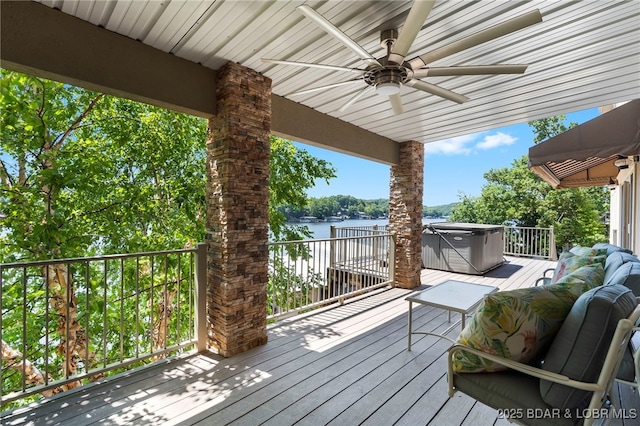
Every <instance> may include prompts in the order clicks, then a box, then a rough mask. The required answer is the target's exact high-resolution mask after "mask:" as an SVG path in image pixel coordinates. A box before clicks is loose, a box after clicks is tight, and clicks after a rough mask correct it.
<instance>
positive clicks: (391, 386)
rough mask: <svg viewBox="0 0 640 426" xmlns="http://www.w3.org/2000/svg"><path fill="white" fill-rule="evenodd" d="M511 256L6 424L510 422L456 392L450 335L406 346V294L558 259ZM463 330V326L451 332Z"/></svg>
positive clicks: (496, 281) (529, 270)
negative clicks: (450, 380) (449, 370)
mask: <svg viewBox="0 0 640 426" xmlns="http://www.w3.org/2000/svg"><path fill="white" fill-rule="evenodd" d="M507 260H508V261H507V262H506V263H505V264H504V265H502V266H501V267H500V268H497V269H495V270H493V271H490V272H488V273H487V274H485V275H483V276H476V275H464V274H456V273H450V272H446V271H435V270H423V271H422V274H421V282H422V286H421V287H420V288H419V289H416V290H413V291H410V290H403V289H387V290H383V291H378V292H376V293H375V294H372V295H370V296H367V297H362V298H358V299H354V300H352V301H350V302H349V303H346V304H345V305H343V306H338V307H332V308H326V309H322V310H317V311H314V312H311V313H308V314H305V315H300V316H297V317H292V318H289V319H286V320H281V321H280V322H278V323H275V324H273V325H270V326H269V330H268V335H269V341H268V343H267V344H266V345H263V346H260V347H258V348H254V349H251V350H249V351H247V352H244V353H242V354H239V355H237V356H234V357H231V358H222V357H220V356H218V355H215V354H210V353H205V354H196V355H190V356H185V357H182V358H179V359H173V360H165V361H162V362H160V363H158V364H156V365H154V366H151V367H146V368H144V369H140V370H136V371H133V372H130V373H128V374H125V375H121V376H118V377H117V378H111V379H108V380H105V381H104V382H102V383H99V384H93V385H90V386H85V387H84V388H81V389H79V390H77V391H75V392H73V393H68V394H62V395H59V396H57V397H54V398H51V399H48V400H43V401H41V402H40V403H37V404H34V406H33V407H32V408H30V409H22V410H18V411H15V412H14V413H13V414H12V415H10V416H7V417H5V418H3V419H1V420H2V424H3V425H19V424H47V425H49V424H50V425H56V424H64V425H89V424H136V425H160V424H162V425H203V426H204V425H211V424H214V425H225V424H233V425H258V424H264V425H290V424H298V425H302V426H306V425H314V426H315V425H322V424H335V425H344V424H349V425H352V424H353V425H355V424H364V425H375V426H379V425H387V424H394V423H395V424H397V425H411V426H413V425H420V424H424V425H427V424H430V425H442V424H446V425H458V424H459V425H474V426H475V425H505V424H507V422H506V420H504V419H499V418H498V413H497V411H496V410H493V409H491V408H489V407H487V406H485V405H483V404H480V403H478V402H476V401H475V400H473V399H471V398H469V397H467V396H465V395H463V394H460V393H457V394H456V395H455V396H454V397H453V398H449V397H448V395H447V383H446V356H445V355H444V354H445V352H446V350H447V349H448V347H449V346H450V342H448V341H447V340H445V339H440V338H437V337H435V336H430V335H414V337H413V339H412V340H413V341H412V350H411V351H407V335H406V333H407V309H408V303H407V302H406V300H405V298H406V297H407V296H409V295H411V294H412V293H413V292H415V291H418V290H423V289H425V288H427V287H428V286H432V285H436V284H438V283H440V282H442V281H445V280H447V279H455V280H460V281H468V282H475V283H480V284H487V285H494V286H497V287H499V288H500V289H502V290H507V289H514V288H519V287H529V286H531V285H532V284H533V283H534V282H535V279H536V278H537V277H538V276H540V274H541V273H542V271H543V270H544V269H546V268H548V267H550V266H553V264H554V263H553V262H548V261H540V260H532V259H526V258H512V257H510V258H507ZM457 319H458V316H457V315H455V316H452V321H455V320H457ZM413 320H414V325H415V327H416V329H426V330H431V331H436V332H438V331H443V330H445V329H446V328H448V326H449V325H450V323H449V322H448V320H447V313H446V311H444V310H442V309H437V308H433V307H429V306H424V305H419V306H414V313H413ZM459 331H460V328H459V326H458V327H455V328H454V329H453V330H451V331H450V332H449V335H450V337H452V338H454V337H455V336H456V335H457V333H459ZM616 392H617V393H619V394H620V397H619V398H618V400H619V403H620V406H621V408H623V409H625V410H631V409H636V410H637V409H638V408H640V398H639V397H638V394H637V393H631V392H629V387H628V386H625V385H619V386H616ZM639 413H640V411H639ZM612 424H614V425H619V426H628V425H631V424H634V423H630V420H624V419H616V420H615V421H614V422H613V423H612Z"/></svg>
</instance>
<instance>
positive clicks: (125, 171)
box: [0, 70, 334, 392]
mask: <svg viewBox="0 0 640 426" xmlns="http://www.w3.org/2000/svg"><path fill="white" fill-rule="evenodd" d="M0 72H1V77H2V80H1V83H2V84H1V86H0V110H1V111H2V115H1V120H2V139H1V141H0V146H1V147H2V150H1V151H0V213H2V214H1V215H0V226H1V228H0V259H1V261H2V263H8V262H16V261H21V260H44V259H60V258H68V257H83V256H87V255H93V254H110V253H131V252H141V251H155V250H170V249H178V248H183V247H185V246H187V247H189V246H192V245H193V244H195V243H196V242H199V241H203V239H204V227H205V214H206V209H205V187H206V175H205V163H206V153H205V142H206V131H207V129H206V125H207V123H206V120H203V119H200V118H197V117H192V116H188V115H185V114H180V113H176V112H172V111H167V110H163V109H160V108H156V107H152V106H149V105H145V104H139V103H135V102H132V101H129V100H125V99H119V98H115V97H111V96H106V95H103V94H100V93H95V92H91V91H88V90H84V89H81V88H78V87H73V86H69V85H66V84H62V83H57V82H54V81H49V80H44V79H40V78H35V77H31V76H28V75H24V74H20V73H16V72H10V71H7V70H0ZM271 143H272V147H271V148H272V150H271V167H272V171H271V172H272V173H271V180H270V190H271V192H270V205H269V213H270V220H271V230H272V233H273V234H274V235H275V236H276V237H277V238H282V239H290V238H295V239H298V237H299V236H300V235H306V234H305V231H304V230H300V229H291V228H290V227H288V226H287V225H285V224H284V219H283V218H284V214H283V213H282V212H281V211H279V210H278V207H279V206H282V205H284V204H285V203H288V204H290V205H293V206H296V207H298V208H301V207H303V206H304V205H305V204H306V202H307V197H306V194H305V191H306V189H308V188H310V187H312V186H313V183H314V182H315V180H316V179H317V178H323V179H329V178H331V177H333V176H334V170H333V169H332V168H331V167H330V165H329V164H328V163H326V162H324V161H321V160H317V159H315V158H314V157H312V156H311V155H309V154H308V153H307V152H306V151H304V150H298V149H295V147H294V146H293V144H292V143H291V142H289V141H285V140H283V139H279V138H271ZM307 232H308V231H307ZM142 263H143V264H141V265H139V266H136V265H133V264H128V263H126V262H125V264H124V265H123V268H122V269H121V270H122V272H121V273H119V272H105V273H104V274H105V278H104V279H103V280H102V281H104V282H105V283H106V282H112V281H111V280H116V281H115V282H119V283H122V284H121V285H115V286H108V285H103V287H104V288H103V289H102V290H100V292H98V291H97V290H96V285H99V283H96V282H93V281H92V280H90V279H84V278H83V274H81V273H80V274H79V273H78V272H77V271H74V270H72V269H69V268H68V267H67V265H66V264H58V263H56V264H54V265H52V266H51V267H50V268H42V269H40V268H34V269H29V270H28V271H27V277H28V278H21V277H20V276H19V274H17V273H15V274H14V275H13V276H10V275H7V276H4V275H3V281H2V284H3V289H2V297H3V306H2V308H3V312H2V327H3V334H2V359H3V369H4V366H5V365H10V366H11V368H12V369H13V370H21V369H23V368H25V367H28V368H31V367H33V368H35V365H34V364H31V361H30V360H42V359H44V358H45V355H44V354H45V351H44V349H43V350H40V349H36V348H35V346H36V345H35V344H33V346H31V342H41V341H44V339H43V336H42V335H41V334H40V333H41V330H44V329H49V330H54V333H57V334H56V335H55V336H54V335H51V336H48V337H49V338H50V340H49V342H50V346H52V348H48V352H46V353H48V354H49V359H47V362H48V364H49V366H52V367H57V368H58V369H59V370H60V371H61V372H62V375H63V376H64V374H65V372H67V373H69V374H71V375H73V374H74V372H75V371H76V370H77V369H82V368H84V367H86V368H91V367H92V365H93V364H95V363H98V362H99V363H101V364H102V363H104V364H105V365H106V364H109V363H111V362H112V361H114V360H115V359H117V358H118V356H119V350H120V348H124V351H125V352H124V353H125V354H128V353H130V352H128V351H129V350H130V349H131V348H136V345H138V344H143V345H151V346H152V347H151V348H149V350H154V349H156V348H158V347H161V346H162V345H163V344H166V342H163V340H165V337H166V336H165V335H164V330H166V327H164V325H165V324H166V323H167V322H168V321H174V320H177V315H178V313H175V312H172V311H173V310H172V309H165V308H166V307H170V306H172V305H173V303H174V300H175V299H176V298H178V299H179V298H182V297H190V296H189V295H188V294H184V295H183V294H182V293H181V287H180V286H181V282H180V279H179V278H175V279H174V278H170V277H168V276H167V274H169V273H170V272H168V271H172V272H171V273H172V274H174V275H173V276H174V277H181V276H187V275H188V270H187V269H182V270H181V268H188V266H186V265H182V264H180V263H179V262H175V261H173V260H166V259H161V258H159V257H158V258H155V259H150V260H147V261H143V262H142ZM163 263H170V265H168V266H167V267H166V268H165V267H164V265H163ZM185 263H186V262H185ZM105 270H107V271H119V270H120V269H119V267H118V266H117V265H108V266H107V262H105ZM154 271H155V272H154ZM158 271H162V272H158ZM165 271H167V272H166V273H165ZM118 274H120V275H121V276H117V275H118ZM136 274H138V276H136ZM38 276H40V277H39V279H37V277H38ZM163 281H164V282H168V284H165V285H162V284H161V283H162V282H163ZM23 282H26V283H27V285H26V286H23V285H22V283H23ZM43 283H44V284H43ZM136 285H139V286H140V288H141V289H144V290H143V291H142V292H140V293H137V294H139V296H135V297H132V296H131V295H132V294H134V293H135V292H136V288H137V287H135V286H136ZM158 289H160V290H158ZM96 293H100V294H103V295H104V297H105V300H99V301H93V299H91V300H90V299H89V295H90V294H92V295H93V294H96ZM23 300H26V301H27V302H26V304H25V303H23ZM70 302H71V303H70ZM47 311H48V312H50V313H51V314H50V315H45V312H47ZM121 312H122V314H121ZM136 312H138V314H137V315H138V316H137V317H135V316H134V315H136ZM187 314H188V312H187V311H185V312H181V313H180V315H182V316H183V317H182V318H181V319H180V320H177V323H178V324H180V326H181V327H184V328H185V331H186V327H189V326H190V324H191V323H192V321H191V319H190V318H187V317H184V315H187ZM123 315H124V318H123ZM24 317H26V318H27V322H28V325H29V327H28V333H27V336H25V339H24V340H25V342H28V345H27V346H23V344H22V343H21V342H22V340H23V330H22V327H21V324H22V318H24ZM138 317H140V318H143V317H144V318H153V330H148V331H147V332H146V334H144V335H135V334H134V333H130V334H129V335H127V336H126V337H125V338H124V339H123V340H122V341H121V342H120V343H119V344H118V343H110V344H108V345H106V344H105V346H104V352H105V355H104V359H102V358H101V356H102V355H101V354H98V353H96V351H95V347H94V346H95V345H94V343H93V342H92V341H91V340H90V338H88V337H87V336H103V333H104V336H105V337H110V336H111V335H112V334H114V333H113V331H112V330H118V328H121V327H122V324H135V323H136V321H137V318H138ZM47 318H48V319H47ZM94 318H97V319H96V320H94ZM46 321H49V323H46ZM183 335H186V332H185V333H184V334H183ZM22 347H26V348H27V349H29V352H27V353H24V354H22V353H20V351H18V350H17V349H16V348H22ZM125 356H127V355H125ZM22 359H24V360H25V362H23V360H22ZM85 362H88V363H89V365H85ZM5 363H6V364H5ZM23 366H25V367H23ZM25 369H26V368H25ZM32 370H33V371H34V372H35V371H36V370H35V369H32ZM21 373H22V371H21ZM3 374H4V373H3ZM28 377H30V380H31V378H33V380H34V383H43V382H44V380H45V378H44V377H42V375H40V376H38V375H37V374H34V375H33V376H31V375H29V376H28ZM21 380H22V375H13V376H10V377H8V376H6V375H3V386H5V387H7V388H10V387H11V386H12V383H13V384H14V385H17V386H18V387H19V386H20V383H21ZM80 384H81V383H80V382H77V383H71V384H69V385H66V386H65V389H66V388H71V387H75V386H79V385H80ZM4 391H5V389H3V392H4ZM57 391H58V390H55V391H52V392H57Z"/></svg>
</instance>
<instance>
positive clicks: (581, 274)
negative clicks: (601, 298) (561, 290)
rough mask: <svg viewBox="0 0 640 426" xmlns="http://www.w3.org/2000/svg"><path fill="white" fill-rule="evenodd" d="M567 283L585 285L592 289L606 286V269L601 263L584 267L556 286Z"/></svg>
mask: <svg viewBox="0 0 640 426" xmlns="http://www.w3.org/2000/svg"><path fill="white" fill-rule="evenodd" d="M566 283H585V284H588V285H589V287H590V288H594V287H598V286H601V285H603V284H604V268H603V267H602V265H601V264H600V263H594V264H591V265H586V266H582V267H580V268H578V269H576V270H575V271H573V272H571V273H570V274H567V275H563V276H562V277H560V279H559V280H558V281H556V284H566Z"/></svg>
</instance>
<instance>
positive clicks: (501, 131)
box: [298, 108, 598, 206]
mask: <svg viewBox="0 0 640 426" xmlns="http://www.w3.org/2000/svg"><path fill="white" fill-rule="evenodd" d="M597 115H598V109H597V108H593V109H590V110H585V111H581V112H576V113H571V114H566V116H567V120H566V121H565V123H566V124H568V123H570V122H577V123H578V124H582V123H584V122H585V121H588V120H590V119H592V118H594V117H596V116H597ZM533 136H534V135H533V132H532V129H531V128H530V127H529V126H528V125H527V124H526V123H523V124H517V125H513V126H508V127H502V128H497V129H494V130H489V131H486V132H481V133H475V134H471V135H466V136H460V137H456V138H452V139H446V140H442V141H438V142H433V143H428V144H425V160H424V199H423V203H424V205H426V206H437V205H442V204H449V203H455V202H457V201H459V200H460V199H459V197H458V194H459V193H461V192H462V193H464V194H466V195H468V196H478V195H480V192H481V190H482V186H483V185H484V184H485V183H486V181H485V180H484V177H483V175H484V173H485V172H486V171H488V170H489V169H496V168H503V167H509V166H510V165H511V163H512V162H513V160H515V159H516V158H520V157H521V156H523V155H524V154H527V153H528V151H529V147H531V146H532V145H533ZM298 146H299V147H300V148H303V149H305V150H307V151H308V152H309V153H310V154H311V155H313V156H314V157H318V158H322V159H324V160H327V161H329V162H330V163H331V164H332V165H333V166H334V167H335V168H336V169H337V175H338V176H337V178H335V179H332V180H331V181H330V182H329V185H327V184H325V183H324V182H323V181H319V182H317V183H316V186H315V187H314V188H312V189H310V190H309V191H308V194H309V196H310V197H314V198H317V197H326V196H330V195H353V196H354V197H356V198H360V199H365V200H370V199H376V198H389V171H390V168H389V166H387V165H384V164H380V163H376V162H373V161H368V160H363V159H360V158H356V157H351V156H348V155H345V154H341V153H338V152H334V151H329V150H326V149H321V148H316V147H314V146H311V145H304V144H298Z"/></svg>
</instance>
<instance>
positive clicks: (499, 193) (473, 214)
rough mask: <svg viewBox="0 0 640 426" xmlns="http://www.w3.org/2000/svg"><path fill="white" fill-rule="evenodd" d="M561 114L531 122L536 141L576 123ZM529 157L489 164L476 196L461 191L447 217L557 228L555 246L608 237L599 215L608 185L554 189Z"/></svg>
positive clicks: (604, 208) (605, 202)
mask: <svg viewBox="0 0 640 426" xmlns="http://www.w3.org/2000/svg"><path fill="white" fill-rule="evenodd" d="M564 120H565V117H564V116H556V117H551V118H548V119H544V120H537V121H534V122H531V123H529V125H530V126H531V127H532V128H533V129H534V132H535V138H534V142H536V143H537V142H540V141H543V140H546V139H548V138H550V137H552V136H555V135H556V134H558V133H561V132H564V131H566V130H568V129H569V128H571V127H573V126H576V125H577V124H576V123H571V124H570V125H569V126H566V125H565V124H564ZM527 164H528V158H527V156H523V157H521V158H519V159H516V160H514V161H513V162H512V164H511V167H508V168H502V169H491V170H489V171H488V172H486V173H485V174H484V177H485V179H486V180H487V183H486V184H485V185H484V186H483V188H482V192H481V195H480V197H468V196H466V195H464V194H460V200H461V201H460V203H459V204H458V205H457V206H456V207H455V208H454V209H453V213H452V215H451V218H450V220H452V221H459V222H472V223H489V224H515V225H518V226H531V227H550V226H553V227H554V230H555V237H556V244H557V245H558V247H559V248H562V247H564V248H569V247H571V246H573V245H585V246H590V245H592V244H593V243H594V242H597V241H606V240H607V237H606V227H605V225H604V222H603V220H602V218H603V216H604V213H605V212H606V211H608V209H609V201H608V196H609V194H608V190H607V189H606V188H601V187H589V188H572V189H553V188H552V187H551V186H550V185H549V184H547V183H546V182H544V181H543V180H542V179H541V178H540V177H539V176H537V175H536V174H535V173H533V172H532V171H531V170H529V168H528V166H527Z"/></svg>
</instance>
